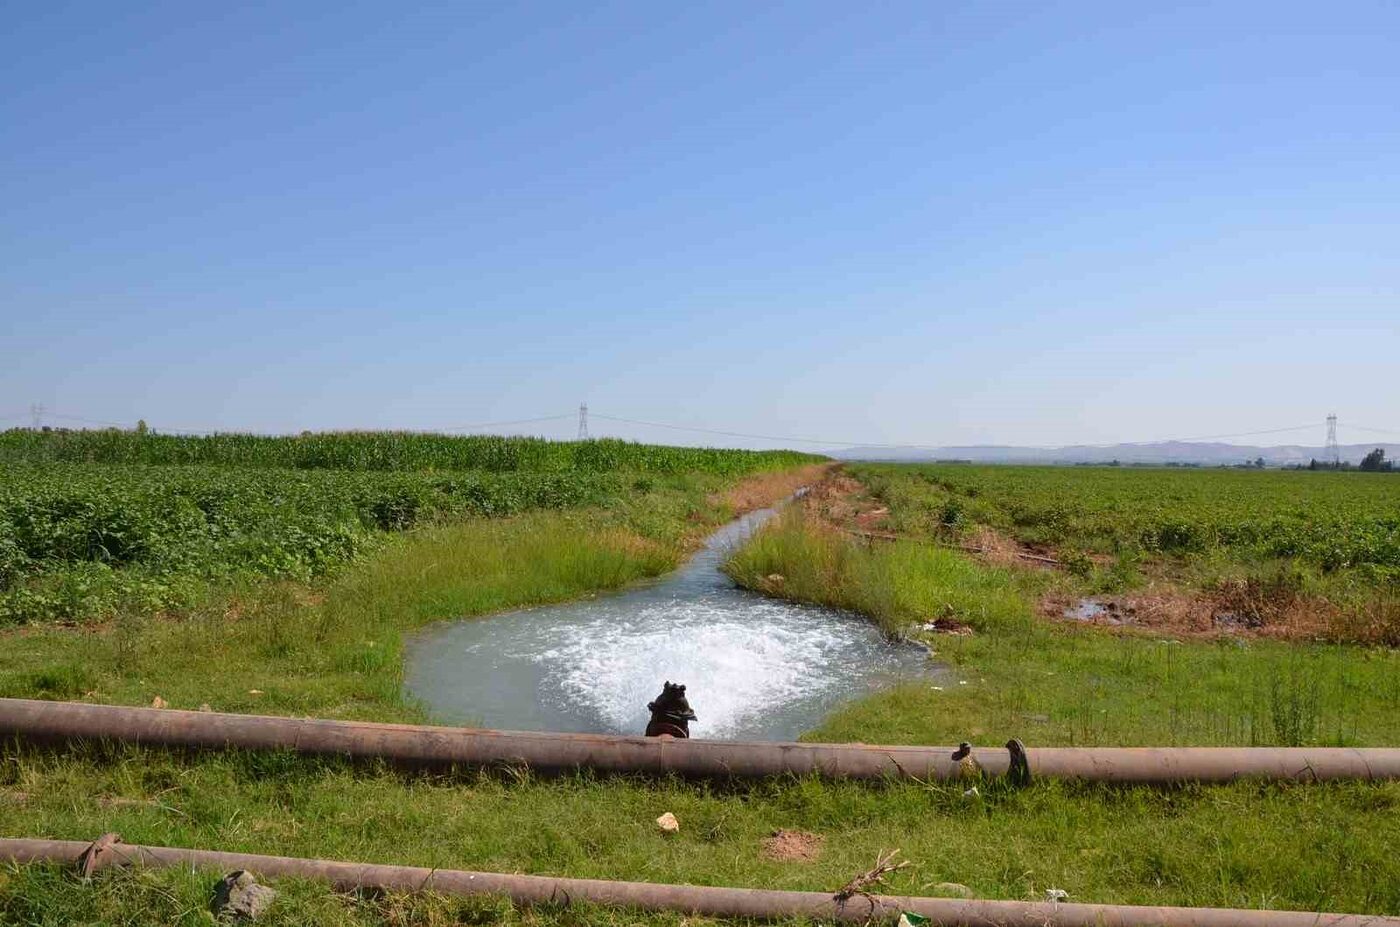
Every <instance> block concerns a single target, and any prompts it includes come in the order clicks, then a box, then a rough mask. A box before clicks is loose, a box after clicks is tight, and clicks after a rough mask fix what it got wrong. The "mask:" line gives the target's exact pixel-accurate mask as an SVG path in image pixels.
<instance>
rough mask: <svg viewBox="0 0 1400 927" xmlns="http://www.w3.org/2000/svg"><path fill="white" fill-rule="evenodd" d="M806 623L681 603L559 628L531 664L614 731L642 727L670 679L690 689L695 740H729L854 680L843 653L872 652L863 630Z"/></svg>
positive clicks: (778, 614) (788, 615) (765, 611)
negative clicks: (760, 720)
mask: <svg viewBox="0 0 1400 927" xmlns="http://www.w3.org/2000/svg"><path fill="white" fill-rule="evenodd" d="M807 619H808V620H805V621H804V620H800V619H799V620H794V615H793V609H792V608H791V607H790V606H786V605H779V604H777V603H769V602H761V601H758V602H749V603H746V608H745V609H744V610H743V612H742V613H739V612H736V611H735V610H733V609H726V608H715V607H713V605H711V606H710V607H705V604H704V603H699V607H697V603H686V602H677V603H673V604H669V605H659V606H652V607H648V608H644V609H642V610H641V611H639V612H638V613H637V614H636V616H635V618H632V619H630V620H627V621H624V622H620V623H608V622H589V623H587V624H576V625H567V626H562V627H559V628H558V629H557V631H556V633H555V634H552V635H549V637H551V638H552V640H550V641H549V646H548V649H546V650H543V651H541V652H538V653H536V654H534V656H533V659H534V660H535V661H536V662H538V663H540V664H543V665H544V666H546V667H548V668H549V669H550V670H551V671H552V672H551V675H552V676H553V678H554V679H555V680H556V681H557V682H558V684H559V688H558V690H557V691H555V692H554V693H552V697H554V698H556V699H558V700H559V701H561V702H562V701H566V700H572V701H576V702H581V703H584V704H587V705H589V706H591V707H592V708H593V709H594V710H595V711H596V712H598V714H599V715H601V716H602V717H603V718H604V719H605V720H606V721H607V722H608V723H609V724H610V725H611V726H613V727H614V728H615V729H617V730H624V731H638V730H641V729H642V728H644V727H645V726H646V723H647V718H648V714H647V710H646V703H647V702H648V701H650V700H651V699H653V698H655V697H656V695H657V693H658V692H659V691H660V688H661V682H662V681H664V680H672V681H675V682H684V683H685V684H686V685H687V687H688V692H687V694H688V695H689V698H690V701H691V704H692V705H694V706H696V713H697V714H698V715H699V719H698V720H697V721H695V722H693V723H692V724H691V726H690V729H691V733H692V735H693V736H697V737H725V736H732V735H733V734H734V733H736V732H737V731H740V730H742V729H743V728H744V727H746V724H745V722H746V721H748V722H751V721H753V720H754V719H755V718H756V717H759V716H763V715H766V714H769V713H771V712H773V711H775V710H778V709H780V708H781V707H782V706H783V705H785V704H787V703H790V702H794V701H798V700H803V699H811V698H822V697H824V696H826V695H829V694H830V693H831V692H832V690H835V689H837V688H839V687H840V686H841V685H842V683H843V682H844V681H846V677H849V676H850V675H851V673H850V672H849V671H848V665H849V664H848V663H847V661H846V659H844V657H843V655H846V654H848V653H849V652H850V651H851V649H853V648H854V649H860V650H864V649H866V648H865V647H862V646H860V644H861V641H860V640H859V638H860V637H864V636H866V635H864V634H859V633H850V632H852V631H857V632H859V631H863V630H864V629H860V628H855V627H842V626H841V625H840V624H833V623H831V622H829V621H822V620H820V619H819V618H817V617H816V616H811V615H809V616H807ZM843 631H844V632H846V633H842V632H843Z"/></svg>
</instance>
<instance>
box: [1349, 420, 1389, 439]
mask: <svg viewBox="0 0 1400 927" xmlns="http://www.w3.org/2000/svg"><path fill="white" fill-rule="evenodd" d="M1340 424H1341V425H1343V426H1344V427H1346V428H1355V429H1356V430H1357V431H1372V432H1375V433H1376V434H1378V435H1397V436H1400V431H1396V430H1395V429H1394V428H1371V427H1369V426H1367V425H1353V424H1352V423H1351V422H1341V423H1340Z"/></svg>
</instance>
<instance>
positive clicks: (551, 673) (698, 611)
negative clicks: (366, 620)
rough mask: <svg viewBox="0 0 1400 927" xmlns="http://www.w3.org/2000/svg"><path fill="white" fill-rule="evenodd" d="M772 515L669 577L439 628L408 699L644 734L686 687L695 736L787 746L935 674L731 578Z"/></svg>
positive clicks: (840, 616)
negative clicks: (729, 570)
mask: <svg viewBox="0 0 1400 927" xmlns="http://www.w3.org/2000/svg"><path fill="white" fill-rule="evenodd" d="M771 515H772V512H771V511H765V512H759V513H754V514H753V515H750V516H748V517H746V518H744V519H740V520H739V521H736V522H734V523H732V524H730V525H727V526H726V527H725V528H724V529H721V530H720V531H719V532H717V533H716V534H715V535H714V536H713V537H712V538H711V539H710V541H709V542H708V543H707V545H706V547H705V549H704V550H702V551H701V552H700V553H698V554H697V555H696V556H695V557H693V558H692V559H691V560H690V561H689V562H688V563H687V564H686V565H685V566H684V567H682V568H681V569H680V570H678V571H676V572H675V573H672V574H670V575H669V576H667V577H665V578H664V579H662V580H661V581H659V582H655V583H652V584H649V585H644V586H641V587H637V588H633V589H630V590H628V591H626V592H623V593H620V594H617V595H611V596H604V597H600V598H595V599H587V600H584V601H580V602H571V603H566V604H562V605H556V606H548V607H544V608H537V609H528V610H524V611H516V612H507V613H504V614H501V615H496V616H493V617H488V618H480V619H470V620H466V621H459V622H452V623H448V624H443V625H439V626H437V627H435V628H432V629H430V630H429V631H427V632H425V633H424V634H422V635H420V636H419V637H417V638H416V639H415V640H414V641H413V642H412V643H411V645H410V647H409V655H408V663H407V686H408V689H409V692H410V693H411V694H412V695H414V696H416V697H418V698H420V699H422V700H423V701H424V702H426V703H427V704H428V705H429V707H430V708H431V709H432V710H433V712H434V713H435V714H437V715H439V716H440V717H443V718H446V719H449V720H453V721H458V722H466V723H474V724H483V725H487V726H491V727H499V728H506V729H516V730H555V731H596V732H605V733H631V734H637V733H641V731H642V730H643V729H644V728H645V727H646V722H647V717H648V713H647V710H646V703H647V702H648V701H650V700H652V699H653V698H655V697H656V695H657V694H658V693H659V692H660V691H661V683H662V682H663V681H665V680H668V679H669V680H671V681H672V682H680V683H684V684H685V685H686V686H687V687H688V691H687V695H688V697H689V699H690V703H691V705H692V706H693V707H694V708H695V711H696V714H697V715H698V716H699V719H698V720H697V721H695V722H692V723H691V726H690V727H691V733H692V735H693V736H696V737H712V738H754V739H779V740H787V739H793V738H795V737H796V736H797V735H798V734H799V733H801V732H802V731H803V730H806V729H808V728H810V727H812V726H814V725H815V724H816V723H818V722H819V721H820V719H821V718H822V717H823V716H824V715H825V714H827V713H828V712H829V711H830V710H831V709H832V708H833V707H835V706H836V705H838V704H839V703H840V702H842V701H844V700H846V699H849V698H852V697H855V696H857V695H861V694H865V693H867V692H869V691H871V690H873V689H876V688H879V687H882V686H885V685H889V684H891V683H892V682H895V681H897V680H899V679H903V678H915V677H921V676H926V675H927V674H928V673H930V672H932V671H933V670H935V669H936V667H934V665H933V664H931V663H930V662H929V660H928V657H927V653H926V652H925V651H924V650H923V649H921V648H918V647H915V646H912V645H907V644H892V643H889V642H888V641H886V640H884V639H883V638H882V637H881V635H880V634H879V632H878V631H877V630H876V629H875V628H874V627H873V626H872V625H871V624H870V623H869V622H868V621H865V620H864V619H862V618H859V617H857V616H854V615H851V614H848V613H845V612H840V611H835V610H832V609H824V608H815V607H810V606H802V605H796V604H793V603H789V602H783V601H779V600H775V599H767V598H763V597H761V596H758V595H756V594H754V593H750V592H748V591H746V590H743V589H739V588H737V587H736V586H734V584H733V583H732V582H731V581H730V580H729V579H728V578H727V577H725V576H724V575H723V574H722V573H720V572H719V570H718V565H719V563H720V561H721V560H722V558H723V556H724V554H725V552H726V551H727V549H728V548H729V547H730V546H731V545H733V544H734V543H736V542H737V541H738V540H739V539H741V538H743V537H745V536H747V535H748V534H749V533H750V532H751V531H752V530H753V529H754V528H755V527H757V525H759V524H761V523H762V522H763V521H764V520H766V519H767V518H768V517H771Z"/></svg>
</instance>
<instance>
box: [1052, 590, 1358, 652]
mask: <svg viewBox="0 0 1400 927" xmlns="http://www.w3.org/2000/svg"><path fill="white" fill-rule="evenodd" d="M1040 613H1041V615H1043V616H1044V617H1046V618H1049V619H1052V620H1055V621H1062V622H1066V623H1071V624H1085V625H1091V626H1094V627H1100V628H1108V629H1113V630H1118V631H1124V632H1130V633H1131V632H1134V631H1139V632H1150V633H1162V632H1166V633H1169V634H1172V635H1174V636H1178V637H1193V638H1218V637H1263V638H1276V639H1295V640H1297V639H1309V640H1316V639H1333V638H1334V637H1335V633H1334V628H1335V621H1336V618H1337V615H1338V610H1337V608H1336V607H1335V606H1333V605H1332V604H1331V603H1330V602H1327V601H1326V600H1324V599H1317V598H1306V597H1302V596H1285V597H1279V598H1275V599H1269V598H1259V597H1257V596H1252V595H1247V594H1245V593H1242V592H1241V591H1240V589H1239V588H1238V587H1237V586H1236V585H1235V584H1234V583H1230V584H1226V585H1223V586H1221V587H1219V588H1216V589H1212V590H1202V591H1191V590H1185V589H1181V588H1179V587H1176V586H1173V585H1168V584H1156V583H1154V584H1152V585H1149V586H1148V588H1147V589H1144V590H1142V591H1140V592H1132V593H1124V594H1118V595H1096V596H1088V597H1084V598H1079V597H1076V596H1072V595H1069V594H1067V593H1063V592H1056V593H1052V594H1050V595H1047V596H1046V597H1045V598H1043V599H1042V600H1041V601H1040Z"/></svg>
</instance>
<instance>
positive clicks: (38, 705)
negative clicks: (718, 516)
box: [0, 699, 1400, 783]
mask: <svg viewBox="0 0 1400 927" xmlns="http://www.w3.org/2000/svg"><path fill="white" fill-rule="evenodd" d="M4 737H16V738H23V739H25V740H30V741H35V742H48V743H67V742H73V741H81V740H94V741H97V740H108V741H116V742H122V743H133V744H144V745H147V746H161V747H172V748H184V749H201V750H224V749H249V750H294V751H296V752H299V753H305V754H312V755H323V756H343V757H351V758H356V759H377V760H383V761H386V762H389V763H392V764H395V765H399V766H407V767H437V768H443V767H450V766H501V765H522V766H528V767H530V768H532V769H535V770H538V771H540V772H564V771H570V770H575V769H593V770H597V771H600V772H606V773H632V772H640V773H649V774H666V773H675V774H677V775H682V776H690V777H710V778H726V777H735V778H759V777H765V776H784V775H797V776H801V775H809V774H818V775H823V776H829V777H836V778H851V779H881V778H886V777H892V778H919V779H924V780H948V779H956V778H959V777H960V774H961V770H960V769H959V767H958V763H957V762H956V761H955V760H953V759H952V754H953V748H952V747H907V746H870V745H866V744H805V743H743V742H731V741H719V740H670V739H666V738H647V737H620V736H612V735H605V734H549V733H533V732H526V731H492V730H479V729H473V728H454V727H424V726H415V725H407V724H376V723H371V722H365V721H324V720H316V719H309V718H279V717H268V716H262V715H234V714H220V713H216V712H202V711H175V710H171V709H155V708H124V707H119V706H114V705H88V704H82V703H75V702H44V701H32V700H28V699H0V738H4ZM1025 752H1026V757H1027V760H1028V764H1029V767H1030V772H1031V775H1032V777H1035V776H1044V777H1048V778H1067V779H1086V780H1100V781H1108V782H1132V783H1171V782H1229V781H1232V780H1235V779H1241V778H1263V779H1287V780H1294V781H1324V780H1331V779H1363V780H1368V779H1372V780H1379V779H1400V749H1396V748H1389V747H1386V748H1350V747H1347V748H1342V747H1332V748H1328V747H1318V748H1312V747H1307V748H1302V747H1298V748H1284V747H1251V748H1235V747H1084V748H1066V747H1041V748H1028V749H1026V751H1025ZM975 755H976V757H977V760H978V762H979V763H980V764H981V767H982V769H983V771H984V772H985V773H986V774H987V775H989V776H1001V775H1004V774H1006V773H1007V771H1008V769H1009V768H1010V765H1011V760H1010V754H1009V752H1008V751H1007V750H1006V749H1005V748H1002V747H996V748H990V747H988V748H979V749H977V751H976V754H975Z"/></svg>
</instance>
